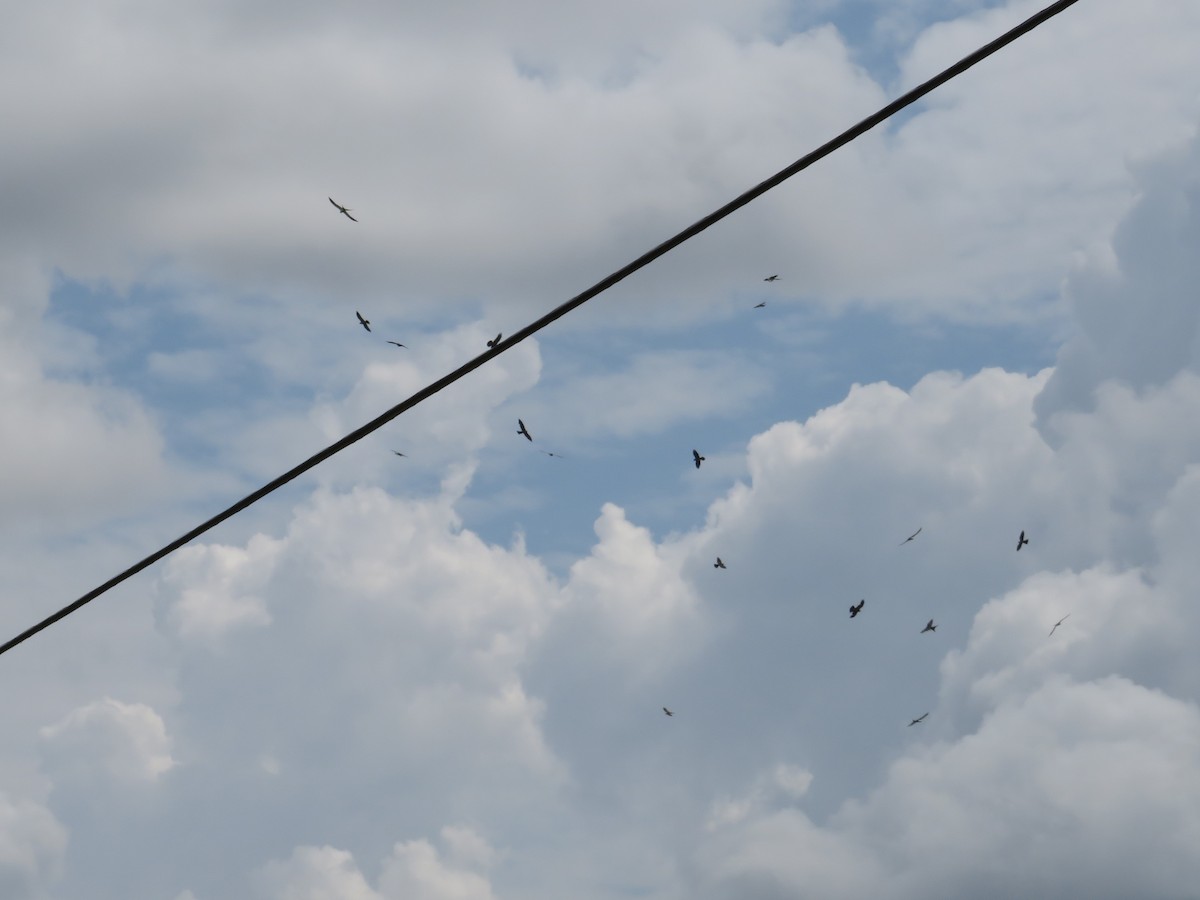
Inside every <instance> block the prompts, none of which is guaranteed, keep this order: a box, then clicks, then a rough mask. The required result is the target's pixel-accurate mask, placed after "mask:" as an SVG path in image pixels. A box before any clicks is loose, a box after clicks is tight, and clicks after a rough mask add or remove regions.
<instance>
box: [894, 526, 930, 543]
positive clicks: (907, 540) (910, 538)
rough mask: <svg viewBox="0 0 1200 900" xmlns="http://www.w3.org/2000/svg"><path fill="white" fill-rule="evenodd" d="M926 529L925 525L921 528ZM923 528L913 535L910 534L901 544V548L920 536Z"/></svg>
mask: <svg viewBox="0 0 1200 900" xmlns="http://www.w3.org/2000/svg"><path fill="white" fill-rule="evenodd" d="M924 527H925V526H924V525H922V526H921V528H924ZM921 528H918V529H917V530H916V531H914V532H913V533H912V534H910V535H909V536H908V537H906V538H905V539H904V540H902V541H901V542H900V546H901V547H903V546H904V545H905V544H907V543H908V542H909V541H911V540H912V539H913V538H915V537H916V536H917V535H918V534H920V533H921Z"/></svg>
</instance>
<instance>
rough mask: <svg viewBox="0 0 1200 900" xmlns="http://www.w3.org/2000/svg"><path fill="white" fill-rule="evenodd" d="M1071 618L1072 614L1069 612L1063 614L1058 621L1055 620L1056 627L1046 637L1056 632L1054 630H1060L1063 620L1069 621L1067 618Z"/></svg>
mask: <svg viewBox="0 0 1200 900" xmlns="http://www.w3.org/2000/svg"><path fill="white" fill-rule="evenodd" d="M1069 618H1071V614H1070V613H1067V614H1066V615H1065V616H1063V617H1062V618H1061V619H1059V620H1058V621H1057V622H1055V623H1054V627H1053V628H1051V629H1050V634H1048V635H1046V637H1050V635H1052V634H1054V632H1055V631H1057V630H1058V626H1059V625H1061V624H1062V623H1063V622H1065V621H1067V619H1069Z"/></svg>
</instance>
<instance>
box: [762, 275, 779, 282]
mask: <svg viewBox="0 0 1200 900" xmlns="http://www.w3.org/2000/svg"><path fill="white" fill-rule="evenodd" d="M778 280H779V276H778V275H768V276H767V277H766V278H764V279H763V281H778Z"/></svg>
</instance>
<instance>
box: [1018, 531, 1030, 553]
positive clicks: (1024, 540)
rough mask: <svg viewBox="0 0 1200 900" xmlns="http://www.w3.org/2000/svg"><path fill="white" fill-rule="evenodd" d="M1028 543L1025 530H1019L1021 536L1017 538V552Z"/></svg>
mask: <svg viewBox="0 0 1200 900" xmlns="http://www.w3.org/2000/svg"><path fill="white" fill-rule="evenodd" d="M1028 543H1029V538H1027V537H1025V532H1024V531H1022V532H1021V536H1020V537H1019V538H1017V552H1018V553H1020V552H1021V548H1022V547H1024V546H1025V545H1026V544H1028Z"/></svg>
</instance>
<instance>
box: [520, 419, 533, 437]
mask: <svg viewBox="0 0 1200 900" xmlns="http://www.w3.org/2000/svg"><path fill="white" fill-rule="evenodd" d="M517 426H518V427H517V434H523V435H525V439H526V440H527V441H532V440H533V435H532V434H530V433H529V429H528V428H526V427H525V423H524V422H522V421H521V420H520V419H517Z"/></svg>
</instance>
